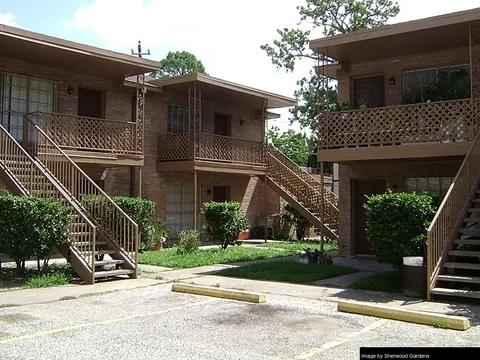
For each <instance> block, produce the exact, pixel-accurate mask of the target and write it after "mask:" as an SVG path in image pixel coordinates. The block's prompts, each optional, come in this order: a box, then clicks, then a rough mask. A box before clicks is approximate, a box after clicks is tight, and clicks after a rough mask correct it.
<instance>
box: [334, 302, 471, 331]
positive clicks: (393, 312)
mask: <svg viewBox="0 0 480 360" xmlns="http://www.w3.org/2000/svg"><path fill="white" fill-rule="evenodd" d="M338 311H342V312H348V313H353V314H360V315H369V316H376V317H381V318H386V319H392V320H399V321H406V322H411V323H416V324H423V325H431V326H437V327H441V328H445V329H455V330H467V329H469V328H470V321H469V320H468V319H467V318H466V317H463V316H455V315H444V314H435V313H429V312H424V311H416V310H409V309H400V308H393V307H391V306H385V305H377V304H375V305H373V304H365V303H360V302H349V301H341V302H339V303H338Z"/></svg>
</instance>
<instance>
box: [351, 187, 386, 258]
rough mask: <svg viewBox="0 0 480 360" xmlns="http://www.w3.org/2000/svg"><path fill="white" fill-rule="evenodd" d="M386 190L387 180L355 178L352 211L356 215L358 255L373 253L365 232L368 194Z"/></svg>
mask: <svg viewBox="0 0 480 360" xmlns="http://www.w3.org/2000/svg"><path fill="white" fill-rule="evenodd" d="M385 191H386V184H385V180H355V182H354V197H353V199H354V202H353V209H352V213H353V215H354V217H353V219H354V226H353V230H354V238H355V254H357V255H371V254H372V248H371V245H370V242H369V241H368V239H367V234H366V232H365V227H366V221H367V215H366V211H365V209H364V208H363V205H364V204H365V201H366V200H367V198H366V196H370V195H375V194H383V193H384V192H385Z"/></svg>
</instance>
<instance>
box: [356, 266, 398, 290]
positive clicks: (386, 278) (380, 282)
mask: <svg viewBox="0 0 480 360" xmlns="http://www.w3.org/2000/svg"><path fill="white" fill-rule="evenodd" d="M349 287H350V288H351V289H357V290H373V291H384V292H388V293H401V292H403V278H402V272H401V271H399V270H394V271H388V272H383V273H378V274H374V275H372V276H368V277H366V278H363V279H359V280H357V281H356V282H354V283H353V284H351V285H350V286H349Z"/></svg>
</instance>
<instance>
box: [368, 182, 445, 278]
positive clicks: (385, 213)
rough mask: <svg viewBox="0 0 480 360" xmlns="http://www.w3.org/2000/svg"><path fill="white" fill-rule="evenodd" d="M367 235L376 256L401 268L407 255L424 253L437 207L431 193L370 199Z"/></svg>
mask: <svg viewBox="0 0 480 360" xmlns="http://www.w3.org/2000/svg"><path fill="white" fill-rule="evenodd" d="M364 207H365V209H366V211H367V229H366V231H367V237H368V239H369V240H370V241H371V243H372V251H373V254H374V256H375V258H376V259H377V260H378V261H380V262H385V263H388V264H390V265H392V266H393V267H395V268H397V269H398V268H401V266H402V264H403V257H404V256H424V257H425V249H426V229H427V227H428V226H429V224H430V222H431V221H432V219H433V217H434V215H435V211H436V208H435V206H434V204H433V199H432V197H431V196H429V195H418V194H415V193H392V192H391V191H389V192H387V193H385V194H381V195H374V196H371V197H369V198H368V200H367V202H366V204H365V205H364Z"/></svg>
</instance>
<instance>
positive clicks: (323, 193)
mask: <svg viewBox="0 0 480 360" xmlns="http://www.w3.org/2000/svg"><path fill="white" fill-rule="evenodd" d="M320 175H321V176H320V184H321V188H322V207H321V215H322V227H321V228H320V253H321V254H322V255H323V251H324V247H325V246H324V244H325V239H324V236H325V185H324V176H325V174H324V172H323V161H321V162H320Z"/></svg>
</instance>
